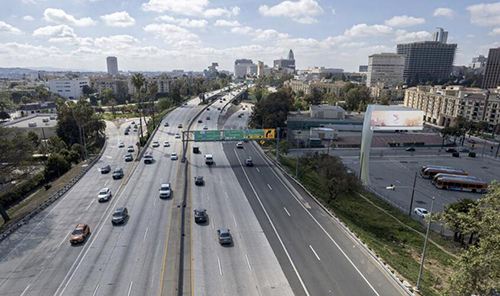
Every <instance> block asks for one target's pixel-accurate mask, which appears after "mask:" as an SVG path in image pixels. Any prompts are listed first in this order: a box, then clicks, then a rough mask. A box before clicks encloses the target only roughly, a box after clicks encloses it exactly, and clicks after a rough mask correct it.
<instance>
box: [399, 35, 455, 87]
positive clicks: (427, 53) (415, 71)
mask: <svg viewBox="0 0 500 296" xmlns="http://www.w3.org/2000/svg"><path fill="white" fill-rule="evenodd" d="M447 38H448V32H445V31H442V29H441V28H439V29H438V30H437V32H436V33H434V40H436V41H420V42H412V43H406V44H398V45H397V53H398V54H401V55H404V56H405V57H406V59H405V67H404V73H403V78H404V79H405V80H406V81H410V82H414V83H418V82H426V81H428V80H435V81H436V82H439V81H441V80H444V79H447V78H449V77H450V74H451V72H452V70H453V62H454V60H455V52H456V49H457V45H456V44H447V43H446V40H447Z"/></svg>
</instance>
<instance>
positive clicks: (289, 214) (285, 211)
mask: <svg viewBox="0 0 500 296" xmlns="http://www.w3.org/2000/svg"><path fill="white" fill-rule="evenodd" d="M283 209H285V212H286V213H287V215H288V216H289V217H290V213H289V212H288V210H287V209H286V208H285V207H283Z"/></svg>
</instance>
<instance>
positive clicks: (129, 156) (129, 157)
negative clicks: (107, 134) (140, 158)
mask: <svg viewBox="0 0 500 296" xmlns="http://www.w3.org/2000/svg"><path fill="white" fill-rule="evenodd" d="M123 158H124V159H125V161H126V162H129V161H132V160H134V157H133V156H132V154H130V153H129V154H125V156H124V157H123Z"/></svg>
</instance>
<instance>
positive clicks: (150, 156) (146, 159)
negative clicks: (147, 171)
mask: <svg viewBox="0 0 500 296" xmlns="http://www.w3.org/2000/svg"><path fill="white" fill-rule="evenodd" d="M153 162H154V159H153V153H151V152H148V153H146V155H144V163H145V164H150V163H153Z"/></svg>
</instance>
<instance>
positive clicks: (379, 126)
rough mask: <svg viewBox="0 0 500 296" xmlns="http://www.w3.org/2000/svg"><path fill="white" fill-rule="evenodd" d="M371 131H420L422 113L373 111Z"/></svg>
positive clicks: (417, 111) (422, 119) (413, 111)
mask: <svg viewBox="0 0 500 296" xmlns="http://www.w3.org/2000/svg"><path fill="white" fill-rule="evenodd" d="M370 126H371V129H372V130H376V131H377V130H422V129H423V127H424V111H420V110H383V111H382V110H373V111H372V116H371V124H370Z"/></svg>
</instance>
